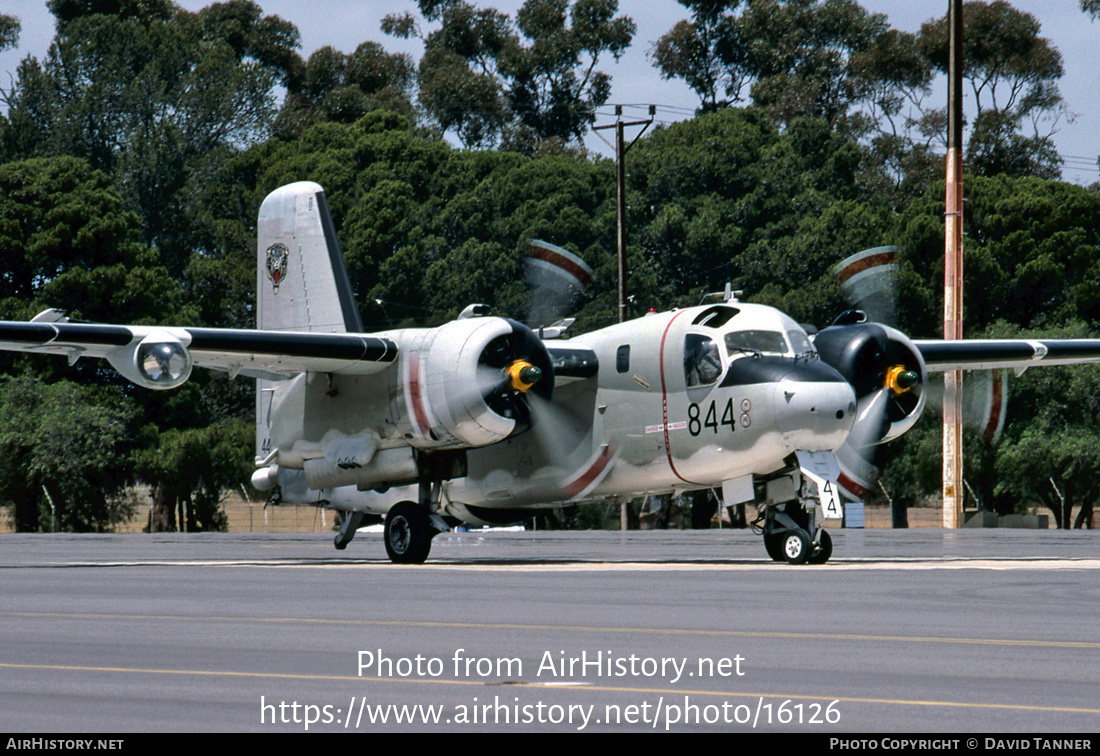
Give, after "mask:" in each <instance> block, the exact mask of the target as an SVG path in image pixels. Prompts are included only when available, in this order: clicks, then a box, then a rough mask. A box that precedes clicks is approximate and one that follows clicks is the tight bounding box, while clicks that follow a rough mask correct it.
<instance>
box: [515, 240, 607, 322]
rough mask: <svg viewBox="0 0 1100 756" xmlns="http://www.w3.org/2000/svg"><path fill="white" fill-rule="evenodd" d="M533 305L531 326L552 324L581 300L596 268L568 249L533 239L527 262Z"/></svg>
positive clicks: (529, 314) (529, 317) (530, 313)
mask: <svg viewBox="0 0 1100 756" xmlns="http://www.w3.org/2000/svg"><path fill="white" fill-rule="evenodd" d="M523 273H524V280H525V281H526V282H527V287H528V296H529V298H530V299H529V306H528V316H527V324H528V325H530V326H531V327H532V328H539V327H542V326H546V325H550V324H551V323H554V322H556V321H558V320H560V319H561V318H562V316H564V315H565V314H567V313H568V312H569V311H570V310H572V308H573V307H574V306H575V305H576V304H577V302H579V301H580V299H581V297H583V296H584V293H585V292H586V291H587V289H588V285H589V284H590V283H591V282H592V268H590V267H589V266H588V264H587V263H585V261H584V260H582V259H581V258H579V257H577V256H576V255H574V254H573V253H572V252H570V251H569V250H567V249H562V248H561V247H559V246H557V245H554V244H550V243H549V242H544V241H541V240H539V239H532V240H531V241H530V242H529V247H528V252H527V258H526V260H525V261H524V270H523Z"/></svg>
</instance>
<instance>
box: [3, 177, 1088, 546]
mask: <svg viewBox="0 0 1100 756" xmlns="http://www.w3.org/2000/svg"><path fill="white" fill-rule="evenodd" d="M257 255H258V271H257V330H236V329H214V328H169V327H154V326H119V325H98V324H88V323H75V322H69V321H68V320H67V319H66V318H64V316H63V315H62V314H61V313H59V312H57V311H54V310H47V311H46V312H44V313H42V314H40V315H38V316H37V317H35V318H34V319H33V320H31V321H30V322H27V323H23V322H0V348H3V349H9V350H18V351H28V352H43V353H48V354H60V355H64V356H66V357H67V358H68V359H69V361H70V362H75V361H76V360H77V359H80V358H81V357H100V358H104V359H106V360H107V361H108V362H109V363H110V364H111V365H112V366H113V367H114V368H115V369H116V370H117V371H118V372H119V373H121V374H122V375H123V376H125V377H126V378H127V379H129V380H130V381H132V382H134V383H135V384H137V385H139V386H144V387H146V388H150V389H171V388H174V387H177V386H179V385H181V384H182V383H183V382H185V381H186V380H187V379H188V377H189V376H190V374H191V370H192V368H193V366H196V365H198V366H201V367H206V368H213V369H217V370H224V371H228V372H229V373H230V374H231V375H233V376H238V375H242V376H248V377H252V378H256V379H258V386H257V405H256V406H257V420H256V436H257V455H256V466H257V470H256V472H255V474H254V475H253V477H252V483H253V485H254V486H255V487H256V488H257V489H259V490H261V491H271V492H272V494H273V495H275V496H277V497H278V498H280V499H281V501H283V502H288V503H308V504H312V505H315V506H323V507H327V508H330V509H334V510H339V511H340V512H342V513H343V524H342V527H341V530H340V531H339V533H338V534H337V536H336V539H335V541H336V547H337V548H338V549H343V548H344V547H345V546H346V545H347V544H348V543H349V542H350V541H351V540H352V538H353V537H354V535H355V532H356V530H357V528H358V527H360V525H361V524H362V523H363V520H364V518H365V516H366V515H367V514H383V515H385V537H384V540H385V546H386V551H387V553H388V554H389V557H390V559H392V560H393V561H394V562H411V563H419V562H423V561H424V560H425V559H426V558H427V557H428V552H429V550H430V548H431V542H432V538H433V537H434V536H435V535H436V534H438V533H440V532H443V531H446V530H448V529H449V528H451V527H453V526H456V525H458V524H460V523H463V522H466V523H470V524H505V523H513V522H519V521H522V520H526V519H529V518H530V517H532V515H533V514H535V512H536V510H538V509H540V508H546V507H553V506H560V505H562V504H569V503H577V502H583V501H595V500H615V499H619V500H621V499H629V498H632V497H635V496H639V495H643V494H669V493H677V492H684V491H691V490H698V489H721V493H722V499H723V502H724V504H725V505H726V506H731V505H735V504H739V503H752V504H754V505H756V507H757V508H758V509H759V510H760V511H761V517H760V520H759V522H760V523H762V530H763V536H764V545H765V548H766V550H767V552H768V554H769V555H770V556H771V557H772V558H773V559H775V560H776V561H783V560H786V561H788V562H790V563H793V564H801V563H805V562H809V563H824V562H825V561H826V560H828V559H829V556H830V555H831V553H832V544H831V539H830V538H829V534H828V533H827V532H826V531H825V530H823V528H822V525H823V522H824V520H825V519H826V517H827V516H828V517H839V516H840V515H841V507H842V503H841V498H840V495H839V493H840V492H839V490H838V489H840V488H844V489H847V490H849V491H851V490H857V491H858V488H859V486H858V483H859V471H858V469H856V468H858V467H859V465H860V459H861V455H863V452H864V450H865V449H866V448H867V447H869V446H872V445H874V444H877V443H881V442H883V441H887V440H889V439H892V438H895V437H897V436H898V435H900V434H902V433H904V432H905V431H906V430H908V429H909V428H910V427H912V425H913V424H914V423H915V422H916V420H917V418H918V417H919V416H920V414H921V411H922V410H923V408H924V406H925V403H926V395H925V391H924V388H925V386H926V384H927V382H928V374H929V372H930V371H944V370H955V369H966V370H970V369H976V368H1000V367H1014V368H1017V369H1023V368H1027V367H1031V366H1035V365H1040V364H1041V365H1052V364H1053V365H1061V364H1070V363H1079V362H1092V361H1098V360H1100V339H1095V340H1092V339H1090V340H1078V341H1048V340H1038V341H1036V340H1019V339H1017V340H997V341H912V340H910V339H909V338H907V337H906V336H905V335H904V334H902V333H901V332H900V331H897V330H895V329H894V328H891V327H888V326H885V325H880V324H877V323H869V322H859V321H860V320H861V319H860V318H859V317H858V316H853V315H848V316H847V317H844V318H841V319H840V320H839V321H838V323H839V324H834V325H833V326H831V327H829V328H825V329H824V330H822V331H821V332H820V333H818V334H816V335H815V336H814V337H812V338H811V337H810V336H809V335H808V334H807V332H806V330H805V329H804V328H803V327H802V326H800V325H799V324H798V323H796V322H795V321H794V320H792V319H791V318H789V317H788V316H786V315H784V314H783V313H782V312H780V311H778V310H776V309H773V308H771V307H765V306H762V305H755V304H747V303H743V302H739V301H737V300H736V299H735V298H733V297H732V296H727V297H726V298H725V301H722V302H718V303H714V304H710V305H703V306H699V307H688V308H685V309H680V310H674V311H672V312H665V313H655V314H650V315H647V316H645V317H641V318H638V319H635V320H631V321H629V322H626V323H621V324H618V325H614V326H610V327H608V328H604V329H602V330H599V331H595V332H592V333H587V334H584V335H583V336H578V337H576V338H573V339H570V340H567V341H566V340H561V339H555V338H549V337H548V334H547V333H546V332H543V333H542V334H541V337H540V334H539V333H536V332H535V331H533V330H532V329H531V328H529V327H527V326H525V325H523V324H521V323H518V322H516V321H513V320H509V319H506V318H501V317H492V316H489V315H488V314H485V310H486V308H484V307H481V306H471V307H468V308H467V309H466V310H465V311H464V312H463V313H462V314H461V315H460V316H459V317H458V319H456V320H454V321H452V322H449V323H447V324H445V325H442V326H440V327H438V328H415V329H414V328H410V329H399V330H389V331H383V332H380V333H373V334H364V333H362V330H363V328H362V325H361V322H360V318H359V313H358V310H357V308H356V305H355V301H354V299H353V296H352V291H351V286H350V284H349V280H348V276H347V272H346V269H345V267H344V263H343V258H342V255H341V251H340V248H339V245H338V243H337V241H336V234H335V231H334V227H333V223H332V219H331V217H330V215H329V211H328V207H327V204H326V200H325V195H324V192H323V190H322V189H321V187H320V186H318V185H317V184H314V183H309V182H301V183H296V184H291V185H288V186H284V187H282V188H280V189H277V190H276V191H274V192H272V193H271V194H270V195H269V196H268V197H267V198H266V199H265V200H264V203H263V205H262V207H261V208H260V214H259V238H258V245H257ZM540 257H541V264H543V265H549V266H555V265H556V266H559V267H560V268H562V269H563V270H572V271H574V272H577V271H580V270H581V269H582V268H583V263H582V262H580V261H579V259H577V258H575V257H573V256H571V255H570V254H569V253H567V252H565V251H564V250H556V248H553V247H552V246H550V245H544V247H543V248H542V252H541V253H540ZM863 456H865V455H863ZM838 457H839V458H840V460H841V462H843V463H844V464H843V467H842V464H841V463H838V461H837V458H838Z"/></svg>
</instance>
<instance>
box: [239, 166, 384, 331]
mask: <svg viewBox="0 0 1100 756" xmlns="http://www.w3.org/2000/svg"><path fill="white" fill-rule="evenodd" d="M256 256H257V263H258V266H257V273H256V327H257V328H259V329H261V330H274V331H315V332H321V333H346V332H352V333H359V332H361V331H362V330H363V323H362V321H361V320H360V318H359V308H358V307H357V306H356V304H355V298H354V297H353V296H352V292H351V282H350V281H349V280H348V271H347V268H346V267H344V257H343V254H342V253H341V251H340V244H339V242H337V241H336V229H335V227H334V226H333V224H332V216H331V215H330V214H329V210H328V202H327V201H326V200H325V191H324V189H322V188H321V187H320V186H319V185H317V184H314V183H313V182H310V181H300V182H298V183H296V184H288V185H286V186H283V187H280V188H278V189H276V190H275V191H273V192H272V193H271V194H269V195H267V198H266V199H265V200H264V203H263V205H261V206H260V217H259V232H258V241H257V245H256Z"/></svg>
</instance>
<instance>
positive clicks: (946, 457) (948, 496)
mask: <svg viewBox="0 0 1100 756" xmlns="http://www.w3.org/2000/svg"><path fill="white" fill-rule="evenodd" d="M962 13H963V9H962V0H950V9H949V11H948V25H949V27H950V31H949V34H950V41H949V44H950V48H951V49H950V54H949V59H948V88H947V100H948V108H947V109H948V116H947V202H946V208H945V211H944V237H945V259H944V277H943V292H944V299H943V337H944V339H961V338H962V335H963V333H962V315H963V305H962V294H963V234H962V229H963V161H962V149H963V141H962V74H963V47H962V35H963V17H962ZM962 388H963V375H962V371H961V370H952V371H948V372H947V373H945V374H944V397H943V526H944V527H945V528H959V527H962V524H963V522H962V503H963V488H962V473H963V450H962Z"/></svg>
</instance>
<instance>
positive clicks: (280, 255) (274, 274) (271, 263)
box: [267, 243, 289, 294]
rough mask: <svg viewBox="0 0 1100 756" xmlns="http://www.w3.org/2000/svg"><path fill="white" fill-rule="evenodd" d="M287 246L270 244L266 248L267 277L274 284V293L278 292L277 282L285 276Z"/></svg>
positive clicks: (280, 281)
mask: <svg viewBox="0 0 1100 756" xmlns="http://www.w3.org/2000/svg"><path fill="white" fill-rule="evenodd" d="M288 254H289V253H288V251H287V248H286V247H285V246H284V245H282V244H278V243H276V244H272V245H271V246H270V247H268V248H267V277H268V278H270V279H271V282H272V283H273V284H275V293H276V294H278V293H279V284H281V283H282V282H283V279H284V278H286V267H287V265H286V263H287V256H288Z"/></svg>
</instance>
